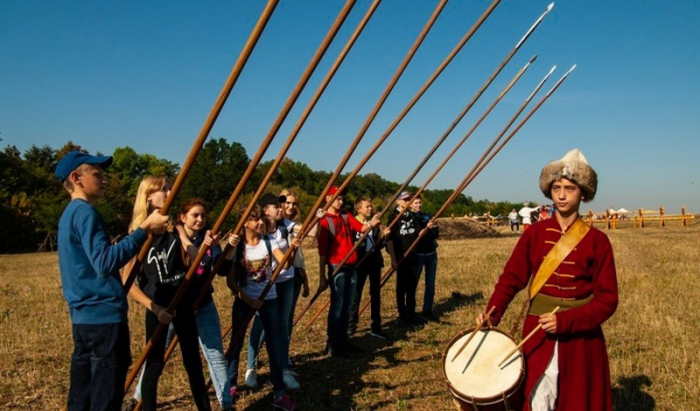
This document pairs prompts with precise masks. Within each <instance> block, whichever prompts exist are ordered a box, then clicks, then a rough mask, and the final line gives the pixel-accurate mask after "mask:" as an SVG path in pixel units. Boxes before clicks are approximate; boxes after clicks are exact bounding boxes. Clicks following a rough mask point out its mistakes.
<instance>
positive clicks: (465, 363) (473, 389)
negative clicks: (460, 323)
mask: <svg viewBox="0 0 700 411" xmlns="http://www.w3.org/2000/svg"><path fill="white" fill-rule="evenodd" d="M471 331H472V330H468V331H465V332H463V333H461V334H460V335H457V336H456V337H455V338H453V339H452V341H450V343H449V346H448V347H447V350H446V352H445V353H444V355H443V369H444V372H445V377H446V378H447V381H448V383H449V385H450V388H451V389H452V390H453V391H454V394H456V395H458V396H460V397H462V398H464V399H471V398H475V399H491V398H500V397H502V394H503V393H506V394H508V393H510V392H512V391H514V390H515V389H517V387H518V385H519V384H520V381H521V379H522V375H523V369H524V368H523V358H522V354H521V352H520V351H516V352H515V353H513V354H512V355H511V356H510V357H509V358H508V360H507V361H506V362H505V363H503V365H502V366H500V367H499V366H498V363H500V362H501V361H502V360H503V358H504V357H505V356H506V354H508V353H509V352H510V351H511V350H512V349H513V348H515V347H516V344H515V342H514V341H513V339H512V338H510V337H509V336H508V335H506V334H505V333H503V332H502V331H500V330H498V329H495V328H491V329H483V330H479V331H477V334H476V335H475V336H474V338H472V340H471V341H470V342H469V345H467V346H466V347H465V348H464V350H463V351H462V352H461V353H460V354H459V355H458V356H457V358H455V359H454V361H453V360H452V359H453V358H454V356H455V354H457V352H458V351H459V349H460V348H461V347H462V345H463V344H464V342H465V341H466V340H467V339H468V338H469V335H470V334H471Z"/></svg>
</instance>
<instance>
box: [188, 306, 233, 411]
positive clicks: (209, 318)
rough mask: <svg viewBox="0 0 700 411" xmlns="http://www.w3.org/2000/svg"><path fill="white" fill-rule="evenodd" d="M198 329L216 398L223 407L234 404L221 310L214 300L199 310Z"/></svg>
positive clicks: (197, 316) (197, 314)
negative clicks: (223, 338)
mask: <svg viewBox="0 0 700 411" xmlns="http://www.w3.org/2000/svg"><path fill="white" fill-rule="evenodd" d="M195 315H196V320H197V331H198V332H199V346H200V348H201V349H202V354H204V359H205V360H206V361H207V364H209V375H211V381H212V384H213V385H214V389H215V391H216V398H217V399H218V400H219V404H221V408H224V409H225V408H228V407H230V406H231V405H233V399H232V398H231V386H230V385H229V380H228V365H227V363H226V357H225V356H224V344H223V342H222V341H221V323H220V322H219V312H218V311H217V310H216V305H215V304H214V301H213V300H212V301H210V302H209V303H207V304H205V305H203V306H201V307H199V309H198V310H197V313H196V314H195Z"/></svg>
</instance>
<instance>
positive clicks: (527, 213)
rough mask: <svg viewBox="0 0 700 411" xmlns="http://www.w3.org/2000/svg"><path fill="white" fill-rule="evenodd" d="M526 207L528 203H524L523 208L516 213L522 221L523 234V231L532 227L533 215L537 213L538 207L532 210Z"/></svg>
mask: <svg viewBox="0 0 700 411" xmlns="http://www.w3.org/2000/svg"><path fill="white" fill-rule="evenodd" d="M528 205H529V204H528V203H525V206H524V207H523V208H521V209H520V211H518V214H519V215H520V217H522V219H523V232H525V230H527V229H528V228H529V227H530V226H531V225H532V217H533V213H537V212H538V211H539V208H538V207H535V208H532V207H528Z"/></svg>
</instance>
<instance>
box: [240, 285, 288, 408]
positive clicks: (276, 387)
mask: <svg viewBox="0 0 700 411" xmlns="http://www.w3.org/2000/svg"><path fill="white" fill-rule="evenodd" d="M251 310H252V308H251V307H250V306H249V305H248V304H246V303H245V302H243V301H242V300H241V299H239V298H236V300H235V301H234V302H233V307H232V308H231V335H232V336H234V337H235V336H236V335H237V334H238V332H239V330H241V329H242V328H243V327H245V326H247V325H248V324H244V323H243V322H244V320H245V319H246V317H247V316H248V314H250V311H251ZM258 313H259V314H260V320H261V321H262V325H263V329H264V330H265V344H267V356H268V358H269V359H270V377H271V378H270V379H271V380H272V392H273V394H274V395H277V396H279V395H283V394H284V393H285V390H284V381H283V380H282V358H281V356H280V355H279V353H280V352H281V348H280V346H281V344H282V341H283V340H282V338H281V337H282V334H280V332H279V331H277V329H276V327H277V325H278V324H279V321H278V320H277V299H272V300H265V302H264V303H263V305H262V307H260V310H259V311H258ZM232 342H233V341H232ZM242 349H243V338H239V341H236V344H235V345H233V346H231V362H230V363H229V365H228V377H229V380H230V381H231V386H232V387H237V386H238V362H239V357H240V356H241V350H242Z"/></svg>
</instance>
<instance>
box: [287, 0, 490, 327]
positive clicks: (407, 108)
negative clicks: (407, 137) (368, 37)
mask: <svg viewBox="0 0 700 411" xmlns="http://www.w3.org/2000/svg"><path fill="white" fill-rule="evenodd" d="M499 3H500V0H494V1H493V2H492V3H491V5H490V6H489V7H488V8H487V9H486V11H484V13H483V14H482V15H481V17H479V19H478V20H477V21H476V22H475V23H474V24H473V25H472V27H471V28H470V29H469V31H468V32H467V33H466V34H465V35H464V36H463V37H462V39H461V40H460V41H459V43H458V44H457V45H456V46H455V47H454V48H453V49H452V51H451V52H450V53H449V54H448V56H447V57H446V58H445V59H444V60H443V62H442V63H441V64H440V65H439V66H438V68H437V69H436V70H435V71H434V73H433V74H432V75H431V76H430V78H429V79H428V80H427V81H426V82H425V84H424V85H423V86H422V87H421V89H420V90H418V92H416V94H415V95H414V96H413V98H412V99H411V101H409V103H408V104H407V105H406V106H405V107H404V109H403V110H402V111H401V113H400V114H399V115H398V116H397V118H396V119H395V120H394V121H393V123H392V124H391V125H390V126H389V128H388V129H387V130H386V131H385V132H384V134H383V135H382V136H381V137H380V138H379V140H378V141H377V142H376V143H375V144H374V146H373V147H372V148H371V149H370V150H369V152H368V153H367V155H365V157H364V159H363V160H362V161H360V163H359V164H358V166H357V167H356V168H355V170H353V172H352V173H351V174H350V175H349V176H348V177H347V178H346V179H345V181H344V183H343V185H342V186H341V187H340V189H339V190H338V192H342V190H344V189H345V188H346V187H347V185H348V184H350V182H351V181H352V179H353V178H354V177H355V176H356V175H357V173H358V172H359V170H360V169H361V168H362V167H363V166H364V165H365V163H366V162H367V161H368V160H369V158H370V157H371V156H372V155H373V154H374V152H375V151H376V150H377V149H378V148H379V146H380V145H381V144H382V143H383V142H384V141H385V140H386V139H387V138H388V137H389V135H390V134H391V133H392V132H393V131H394V129H396V127H397V126H398V125H399V123H400V122H401V121H402V120H403V119H404V118H405V116H406V115H407V114H408V112H409V111H410V110H411V109H412V108H413V107H414V106H415V104H416V103H417V102H418V100H419V99H420V98H421V97H422V96H423V94H425V92H426V91H427V90H428V88H429V87H430V86H431V85H432V84H433V83H434V82H435V80H436V79H437V78H438V77H439V76H440V74H442V72H443V71H444V69H445V68H446V67H447V66H448V65H449V64H450V63H451V62H452V60H454V58H455V56H456V55H457V54H458V53H459V51H460V50H461V49H462V48H463V47H464V45H465V44H466V43H467V42H468V41H469V39H471V37H472V36H473V35H474V33H475V32H476V31H477V30H478V29H479V27H481V25H482V24H483V22H484V21H485V20H486V19H487V18H488V17H489V15H490V14H491V12H493V10H494V9H495V8H496V6H498V4H499ZM442 7H444V4H443V3H440V4H439V5H438V7H437V8H436V10H435V12H434V14H433V17H434V18H431V21H429V24H432V22H433V21H434V19H435V18H437V14H439V13H440V11H441V10H442ZM427 30H429V27H427V26H426V28H425V29H424V32H425V34H427ZM421 35H423V33H421ZM420 41H422V39H421V40H420ZM416 43H417V45H414V46H413V47H412V50H413V52H415V51H416V50H417V48H418V46H419V45H420V42H419V41H418V40H417V41H416ZM406 64H408V63H407V62H406ZM403 68H405V66H403V67H402V68H400V70H402V71H403ZM395 77H396V76H395ZM396 80H398V78H396ZM394 84H395V82H394ZM392 87H393V86H392ZM385 94H386V93H385ZM386 97H388V94H387V95H386V96H383V97H382V98H381V99H380V102H381V103H382V104H383V102H384V100H386ZM380 107H381V105H379V106H378V107H375V110H374V111H373V112H372V114H371V119H372V120H373V119H374V117H375V116H376V114H377V112H378V111H379V108H380ZM367 128H369V124H365V126H364V127H363V129H362V130H361V131H360V134H358V137H359V138H361V136H363V135H364V134H365V133H366V131H367ZM358 143H359V140H358V138H357V137H356V143H354V146H353V151H354V148H355V147H356V146H357V144H358ZM347 160H349V156H346V158H345V159H344V160H343V162H341V165H340V166H339V167H338V169H337V170H336V173H335V174H334V175H333V177H331V179H330V181H329V182H328V184H327V185H326V188H325V189H324V191H323V193H322V195H321V196H319V199H318V200H317V202H316V205H315V206H314V207H313V208H312V210H311V213H310V214H309V217H314V216H315V214H314V213H315V210H316V209H317V208H319V207H320V205H321V203H322V201H323V199H324V198H325V195H326V193H328V190H330V187H331V186H332V185H333V184H334V183H335V181H336V180H337V177H338V176H339V175H340V172H342V168H343V167H345V164H347ZM336 197H337V196H331V199H330V201H328V202H327V204H326V208H325V209H327V208H328V205H329V204H330V203H332V202H333V201H334V200H335V198H336ZM308 220H309V219H307V221H306V222H304V227H308V229H310V227H313V226H314V225H315V224H316V223H317V222H318V219H317V218H315V219H313V220H311V221H308ZM307 223H308V224H307ZM304 235H306V233H305V234H304ZM346 259H347V256H346ZM321 292H322V291H321V290H319V291H317V293H316V294H320V293H321ZM316 294H315V295H314V297H316V298H312V299H311V300H310V301H309V304H307V306H306V307H305V308H304V310H303V311H302V312H301V313H300V314H299V315H298V316H297V318H296V319H295V320H294V325H296V324H297V323H298V322H299V320H301V318H302V317H303V316H304V314H306V312H307V311H308V310H309V308H310V307H311V305H313V303H314V302H315V301H316V299H317V298H318V296H317V295H316Z"/></svg>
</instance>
